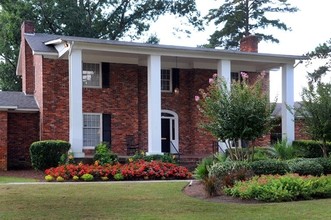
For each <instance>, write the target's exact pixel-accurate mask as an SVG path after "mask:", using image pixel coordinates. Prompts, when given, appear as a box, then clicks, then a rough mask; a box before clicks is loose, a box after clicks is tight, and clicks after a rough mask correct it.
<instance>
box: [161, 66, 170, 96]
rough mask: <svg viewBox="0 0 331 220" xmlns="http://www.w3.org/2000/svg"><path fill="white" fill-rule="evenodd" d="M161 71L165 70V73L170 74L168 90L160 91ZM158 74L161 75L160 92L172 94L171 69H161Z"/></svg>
mask: <svg viewBox="0 0 331 220" xmlns="http://www.w3.org/2000/svg"><path fill="white" fill-rule="evenodd" d="M163 70H167V71H169V74H170V79H169V80H170V81H169V90H163V89H162V71H163ZM160 74H161V92H168V93H171V92H172V70H171V69H161V72H160Z"/></svg>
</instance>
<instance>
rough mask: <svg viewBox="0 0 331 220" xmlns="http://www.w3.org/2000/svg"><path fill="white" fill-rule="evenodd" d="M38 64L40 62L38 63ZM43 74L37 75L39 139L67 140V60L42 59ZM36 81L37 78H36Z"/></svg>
mask: <svg viewBox="0 0 331 220" xmlns="http://www.w3.org/2000/svg"><path fill="white" fill-rule="evenodd" d="M39 65H40V63H39ZM42 70H43V75H42V78H41V82H40V81H39V80H40V79H39V76H38V83H39V84H41V85H38V88H39V87H40V89H39V90H38V93H41V94H39V95H37V96H41V97H42V103H41V105H39V107H40V113H41V117H40V124H41V126H40V129H41V132H40V139H41V140H48V139H60V140H65V141H69V72H68V61H67V60H54V59H46V58H43V60H42ZM36 81H37V80H36Z"/></svg>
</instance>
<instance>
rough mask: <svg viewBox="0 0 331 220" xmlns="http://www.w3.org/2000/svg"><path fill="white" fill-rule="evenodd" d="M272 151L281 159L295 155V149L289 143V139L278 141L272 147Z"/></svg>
mask: <svg viewBox="0 0 331 220" xmlns="http://www.w3.org/2000/svg"><path fill="white" fill-rule="evenodd" d="M271 153H272V156H273V157H274V158H277V159H280V160H289V159H292V158H294V157H295V150H294V148H293V147H292V145H290V144H288V143H287V140H282V141H277V143H275V144H274V146H273V147H272V148H271Z"/></svg>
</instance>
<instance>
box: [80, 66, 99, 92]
mask: <svg viewBox="0 0 331 220" xmlns="http://www.w3.org/2000/svg"><path fill="white" fill-rule="evenodd" d="M83 87H96V88H100V87H101V74H100V64H99V63H83Z"/></svg>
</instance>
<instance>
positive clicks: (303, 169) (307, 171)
mask: <svg viewBox="0 0 331 220" xmlns="http://www.w3.org/2000/svg"><path fill="white" fill-rule="evenodd" d="M290 168H291V172H292V173H297V174H299V175H301V176H303V175H313V176H320V175H322V174H323V172H324V169H323V166H322V165H321V164H319V162H318V161H317V160H312V159H306V160H301V161H298V162H296V163H293V164H292V165H291V166H290Z"/></svg>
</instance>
